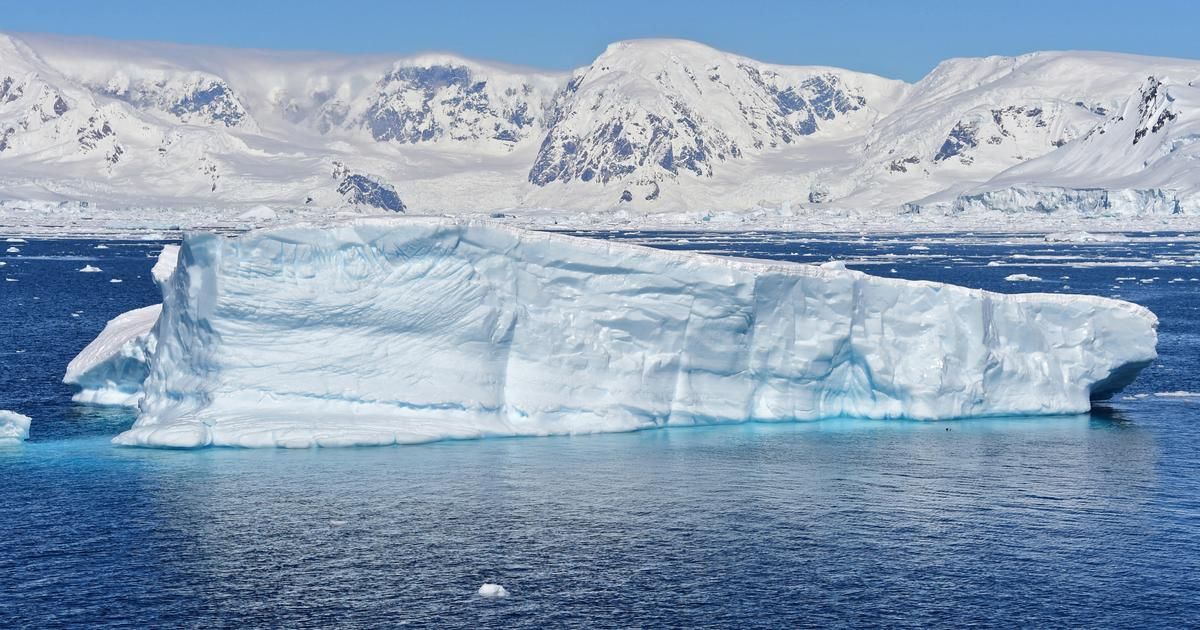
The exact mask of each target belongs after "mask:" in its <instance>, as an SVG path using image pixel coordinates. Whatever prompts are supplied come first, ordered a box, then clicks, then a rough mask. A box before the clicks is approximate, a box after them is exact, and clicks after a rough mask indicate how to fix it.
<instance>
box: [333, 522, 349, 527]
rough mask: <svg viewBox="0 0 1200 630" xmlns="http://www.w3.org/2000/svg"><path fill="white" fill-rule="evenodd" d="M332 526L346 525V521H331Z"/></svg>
mask: <svg viewBox="0 0 1200 630" xmlns="http://www.w3.org/2000/svg"><path fill="white" fill-rule="evenodd" d="M329 526H330V527H345V526H346V521H329Z"/></svg>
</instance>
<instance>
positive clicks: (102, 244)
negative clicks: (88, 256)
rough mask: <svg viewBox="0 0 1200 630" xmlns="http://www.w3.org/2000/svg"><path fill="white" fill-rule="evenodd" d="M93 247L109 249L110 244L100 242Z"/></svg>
mask: <svg viewBox="0 0 1200 630" xmlns="http://www.w3.org/2000/svg"><path fill="white" fill-rule="evenodd" d="M92 249H108V245H105V244H104V243H100V244H99V245H97V246H95V247H93V248H92Z"/></svg>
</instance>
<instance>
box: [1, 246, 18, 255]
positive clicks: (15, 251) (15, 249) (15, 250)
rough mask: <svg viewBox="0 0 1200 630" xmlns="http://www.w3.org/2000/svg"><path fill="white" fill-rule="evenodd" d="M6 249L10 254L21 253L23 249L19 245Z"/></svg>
mask: <svg viewBox="0 0 1200 630" xmlns="http://www.w3.org/2000/svg"><path fill="white" fill-rule="evenodd" d="M4 251H5V253H8V254H19V253H21V249H20V248H18V247H9V248H8V249H6V250H4Z"/></svg>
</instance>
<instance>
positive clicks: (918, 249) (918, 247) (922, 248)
mask: <svg viewBox="0 0 1200 630" xmlns="http://www.w3.org/2000/svg"><path fill="white" fill-rule="evenodd" d="M908 249H910V250H912V251H914V252H927V251H929V248H928V247H925V246H924V245H913V246H912V247H909V248H908Z"/></svg>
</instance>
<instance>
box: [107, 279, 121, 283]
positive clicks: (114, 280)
mask: <svg viewBox="0 0 1200 630" xmlns="http://www.w3.org/2000/svg"><path fill="white" fill-rule="evenodd" d="M120 281H121V279H120V278H113V279H112V280H109V282H112V283H114V284H115V283H118V282H120Z"/></svg>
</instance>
